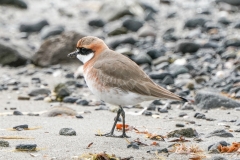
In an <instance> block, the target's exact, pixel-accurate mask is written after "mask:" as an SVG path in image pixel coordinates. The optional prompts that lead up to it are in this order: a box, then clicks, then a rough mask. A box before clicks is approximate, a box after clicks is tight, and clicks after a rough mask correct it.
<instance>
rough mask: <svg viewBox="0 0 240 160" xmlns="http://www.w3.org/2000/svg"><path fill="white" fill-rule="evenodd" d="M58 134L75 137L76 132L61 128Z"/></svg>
mask: <svg viewBox="0 0 240 160" xmlns="http://www.w3.org/2000/svg"><path fill="white" fill-rule="evenodd" d="M59 134H60V135H63V136H76V135H77V133H76V131H75V130H73V129H72V128H62V129H61V130H60V131H59Z"/></svg>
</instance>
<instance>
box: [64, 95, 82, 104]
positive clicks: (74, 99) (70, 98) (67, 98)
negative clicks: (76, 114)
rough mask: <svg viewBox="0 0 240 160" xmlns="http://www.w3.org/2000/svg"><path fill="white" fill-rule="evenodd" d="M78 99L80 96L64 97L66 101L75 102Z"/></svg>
mask: <svg viewBox="0 0 240 160" xmlns="http://www.w3.org/2000/svg"><path fill="white" fill-rule="evenodd" d="M78 99H79V98H77V97H71V96H68V97H64V98H63V102H64V103H75V102H76V101H77V100H78Z"/></svg>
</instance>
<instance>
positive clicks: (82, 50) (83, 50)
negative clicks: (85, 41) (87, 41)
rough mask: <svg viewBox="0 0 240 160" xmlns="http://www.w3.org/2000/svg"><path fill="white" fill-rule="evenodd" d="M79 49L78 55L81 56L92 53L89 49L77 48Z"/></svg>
mask: <svg viewBox="0 0 240 160" xmlns="http://www.w3.org/2000/svg"><path fill="white" fill-rule="evenodd" d="M78 49H79V53H80V54H82V55H88V54H89V53H93V51H92V50H91V49H87V48H83V47H82V48H78Z"/></svg>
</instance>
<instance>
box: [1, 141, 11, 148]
mask: <svg viewBox="0 0 240 160" xmlns="http://www.w3.org/2000/svg"><path fill="white" fill-rule="evenodd" d="M0 147H9V142H8V141H5V140H0Z"/></svg>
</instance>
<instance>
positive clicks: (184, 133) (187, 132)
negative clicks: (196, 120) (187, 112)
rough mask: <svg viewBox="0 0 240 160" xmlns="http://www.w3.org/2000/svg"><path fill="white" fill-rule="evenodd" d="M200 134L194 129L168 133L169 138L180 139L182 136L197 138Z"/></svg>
mask: <svg viewBox="0 0 240 160" xmlns="http://www.w3.org/2000/svg"><path fill="white" fill-rule="evenodd" d="M197 135H198V133H197V132H196V130H194V129H192V128H184V129H181V130H174V131H172V132H169V133H168V135H167V136H168V137H180V136H184V137H188V138H192V137H195V136H197Z"/></svg>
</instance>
